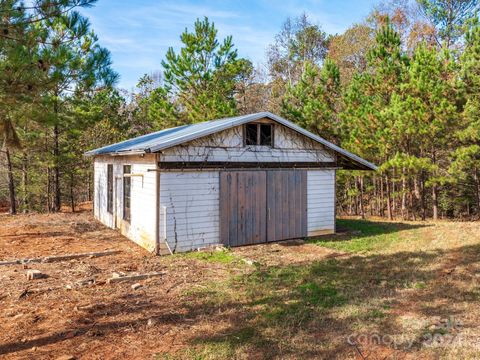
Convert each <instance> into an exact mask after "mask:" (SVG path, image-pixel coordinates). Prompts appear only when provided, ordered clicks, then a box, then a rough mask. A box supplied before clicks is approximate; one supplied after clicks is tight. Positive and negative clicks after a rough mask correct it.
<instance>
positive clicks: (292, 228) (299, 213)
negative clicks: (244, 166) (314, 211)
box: [220, 170, 307, 246]
mask: <svg viewBox="0 0 480 360" xmlns="http://www.w3.org/2000/svg"><path fill="white" fill-rule="evenodd" d="M306 191H307V186H306V172H305V171H301V170H278V171H277V170H272V171H225V172H221V173H220V236H221V239H222V242H223V243H224V244H225V245H228V246H241V245H250V244H258V243H264V242H267V241H276V240H285V239H293V238H299V237H304V236H306V231H307V216H306V211H307V203H306V198H307V193H306Z"/></svg>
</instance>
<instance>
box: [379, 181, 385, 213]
mask: <svg viewBox="0 0 480 360" xmlns="http://www.w3.org/2000/svg"><path fill="white" fill-rule="evenodd" d="M383 195H384V188H383V176H381V177H380V216H381V217H384V216H385V206H384V202H385V201H384V197H383Z"/></svg>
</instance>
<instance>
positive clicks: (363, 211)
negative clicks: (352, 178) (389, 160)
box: [360, 176, 365, 219]
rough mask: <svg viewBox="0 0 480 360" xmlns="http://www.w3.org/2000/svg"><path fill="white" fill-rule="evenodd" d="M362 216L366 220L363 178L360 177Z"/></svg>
mask: <svg viewBox="0 0 480 360" xmlns="http://www.w3.org/2000/svg"><path fill="white" fill-rule="evenodd" d="M360 215H362V219H365V207H364V204H363V176H360Z"/></svg>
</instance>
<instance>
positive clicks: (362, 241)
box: [307, 219, 432, 252]
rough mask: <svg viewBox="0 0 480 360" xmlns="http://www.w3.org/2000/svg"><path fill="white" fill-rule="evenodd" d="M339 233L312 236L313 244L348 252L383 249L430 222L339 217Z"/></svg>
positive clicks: (425, 226) (311, 241) (310, 240)
mask: <svg viewBox="0 0 480 360" xmlns="http://www.w3.org/2000/svg"><path fill="white" fill-rule="evenodd" d="M336 223H337V233H336V234H333V235H323V236H319V237H315V238H310V239H308V240H307V241H308V242H310V243H313V244H317V245H321V246H325V247H328V248H333V249H336V250H341V251H348V252H368V251H372V250H377V249H383V248H384V247H385V246H388V245H390V244H392V243H395V242H398V241H400V240H401V236H400V233H401V232H403V231H407V230H416V229H422V228H427V227H430V226H432V225H429V224H409V223H401V222H377V221H375V222H374V221H368V220H356V219H338V220H337V222H336Z"/></svg>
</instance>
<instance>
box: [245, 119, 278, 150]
mask: <svg viewBox="0 0 480 360" xmlns="http://www.w3.org/2000/svg"><path fill="white" fill-rule="evenodd" d="M245 145H262V146H273V125H272V124H246V125H245Z"/></svg>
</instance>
